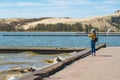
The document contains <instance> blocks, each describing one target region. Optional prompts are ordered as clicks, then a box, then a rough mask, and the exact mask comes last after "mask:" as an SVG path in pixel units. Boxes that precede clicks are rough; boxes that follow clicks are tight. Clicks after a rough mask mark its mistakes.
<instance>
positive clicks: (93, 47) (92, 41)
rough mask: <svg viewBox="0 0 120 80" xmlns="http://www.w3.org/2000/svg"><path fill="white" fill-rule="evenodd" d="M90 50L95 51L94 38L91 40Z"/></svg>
mask: <svg viewBox="0 0 120 80" xmlns="http://www.w3.org/2000/svg"><path fill="white" fill-rule="evenodd" d="M91 52H92V53H95V52H96V49H95V42H94V40H91Z"/></svg>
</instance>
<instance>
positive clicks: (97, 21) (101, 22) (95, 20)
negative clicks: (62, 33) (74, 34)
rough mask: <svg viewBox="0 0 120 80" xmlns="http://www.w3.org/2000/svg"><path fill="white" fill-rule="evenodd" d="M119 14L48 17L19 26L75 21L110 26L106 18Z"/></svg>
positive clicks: (24, 27) (97, 25)
mask: <svg viewBox="0 0 120 80" xmlns="http://www.w3.org/2000/svg"><path fill="white" fill-rule="evenodd" d="M115 16H120V13H114V14H111V15H106V16H96V17H90V18H83V19H82V18H50V19H43V20H40V21H36V22H31V23H27V24H25V25H22V26H21V27H22V28H23V29H25V30H26V29H28V28H29V27H30V26H32V27H35V26H36V25H37V24H42V23H43V24H57V23H66V24H75V23H78V22H80V23H82V24H83V25H85V24H91V25H92V26H95V27H98V28H100V27H102V26H108V27H112V25H111V24H109V23H108V20H110V18H111V17H115Z"/></svg>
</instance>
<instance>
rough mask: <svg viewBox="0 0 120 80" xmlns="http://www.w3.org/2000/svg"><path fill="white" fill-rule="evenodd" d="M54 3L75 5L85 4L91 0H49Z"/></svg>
mask: <svg viewBox="0 0 120 80" xmlns="http://www.w3.org/2000/svg"><path fill="white" fill-rule="evenodd" d="M48 2H49V3H50V4H52V5H55V4H56V5H61V6H73V5H85V4H91V2H90V1H89V0H48Z"/></svg>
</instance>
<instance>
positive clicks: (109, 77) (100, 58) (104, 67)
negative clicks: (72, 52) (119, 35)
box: [43, 47, 120, 80]
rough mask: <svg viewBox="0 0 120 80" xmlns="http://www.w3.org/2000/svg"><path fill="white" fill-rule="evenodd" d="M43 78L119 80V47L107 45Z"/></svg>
mask: <svg viewBox="0 0 120 80" xmlns="http://www.w3.org/2000/svg"><path fill="white" fill-rule="evenodd" d="M43 80H120V47H107V48H102V49H100V50H98V51H97V56H91V55H90V56H88V57H86V58H83V59H80V60H78V61H76V62H74V63H73V64H71V65H69V66H67V67H66V68H64V69H63V70H61V71H59V72H57V73H56V74H54V75H52V76H50V77H47V78H44V79H43Z"/></svg>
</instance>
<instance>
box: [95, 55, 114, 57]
mask: <svg viewBox="0 0 120 80" xmlns="http://www.w3.org/2000/svg"><path fill="white" fill-rule="evenodd" d="M97 56H98V57H112V55H97Z"/></svg>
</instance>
